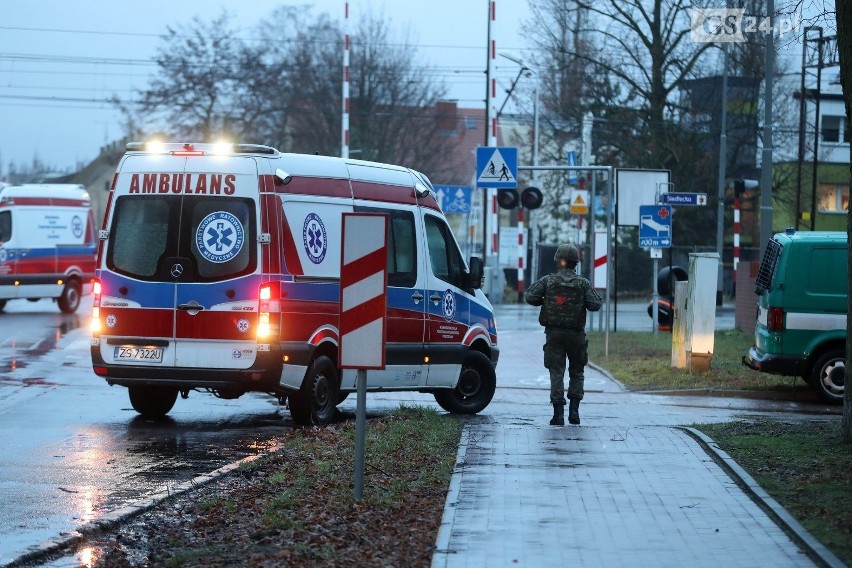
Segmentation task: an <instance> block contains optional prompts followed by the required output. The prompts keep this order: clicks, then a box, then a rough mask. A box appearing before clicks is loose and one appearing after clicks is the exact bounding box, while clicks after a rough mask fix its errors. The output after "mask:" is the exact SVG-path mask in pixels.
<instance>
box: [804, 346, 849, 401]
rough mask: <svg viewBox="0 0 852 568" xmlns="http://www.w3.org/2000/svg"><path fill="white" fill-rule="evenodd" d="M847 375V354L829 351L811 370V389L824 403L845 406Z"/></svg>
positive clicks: (839, 350) (840, 350) (841, 351)
mask: <svg viewBox="0 0 852 568" xmlns="http://www.w3.org/2000/svg"><path fill="white" fill-rule="evenodd" d="M845 374H846V353H845V352H844V351H843V350H842V349H838V350H836V351H829V352H828V353H826V354H825V355H823V356H822V357H820V358H819V359H817V362H816V364H815V365H814V366H813V368H812V369H811V380H810V385H811V388H813V389H814V390H815V391H816V393H817V394H818V395H819V397H820V398H821V399H822V400H823V401H824V402H827V403H829V404H843V390H844V384H843V383H844V381H845V378H844V375H845Z"/></svg>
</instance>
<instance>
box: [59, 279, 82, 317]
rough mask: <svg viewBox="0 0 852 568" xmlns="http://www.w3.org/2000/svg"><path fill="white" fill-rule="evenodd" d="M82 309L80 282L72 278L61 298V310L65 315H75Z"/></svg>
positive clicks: (63, 290)
mask: <svg viewBox="0 0 852 568" xmlns="http://www.w3.org/2000/svg"><path fill="white" fill-rule="evenodd" d="M79 307H80V281H79V280H77V279H76V278H72V279H71V280H69V281H68V282H66V283H65V288H63V289H62V295H61V296H59V309H60V311H62V313H63V314H73V313H74V312H76V311H77V308H79Z"/></svg>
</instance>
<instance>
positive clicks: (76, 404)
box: [0, 300, 292, 565]
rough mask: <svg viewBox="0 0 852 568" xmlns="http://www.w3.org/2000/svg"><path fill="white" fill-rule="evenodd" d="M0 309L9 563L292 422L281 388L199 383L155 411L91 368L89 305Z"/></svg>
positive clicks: (263, 443)
mask: <svg viewBox="0 0 852 568" xmlns="http://www.w3.org/2000/svg"><path fill="white" fill-rule="evenodd" d="M90 306H91V300H89V301H88V302H86V303H84V305H83V306H81V308H80V310H79V312H78V314H79V315H74V316H68V315H62V314H60V313H59V310H58V309H57V308H56V305H55V304H53V303H52V302H50V301H47V300H42V301H40V302H35V303H30V302H26V301H20V300H19V301H12V302H9V304H8V305H7V306H6V310H4V312H3V313H2V314H0V565H2V564H5V563H7V562H9V561H11V560H12V559H14V558H16V557H18V556H20V555H21V554H22V553H24V552H26V548H27V547H28V546H30V545H33V544H37V543H40V542H42V541H44V540H47V539H49V538H52V537H55V536H57V535H59V534H61V533H67V532H69V531H73V530H74V529H75V528H77V527H79V526H80V525H81V524H83V523H86V522H88V521H92V520H94V519H97V518H98V517H99V516H100V515H102V514H103V513H105V512H108V511H111V510H114V509H117V508H119V507H121V506H123V505H126V504H128V503H130V502H133V501H134V500H137V499H140V498H143V497H145V496H148V495H152V494H154V493H157V492H159V491H163V490H166V489H168V488H170V487H172V486H174V485H176V484H178V483H181V482H184V481H188V480H190V479H192V478H194V477H195V476H197V475H199V474H203V473H207V472H210V471H212V470H214V469H217V468H218V467H221V466H222V465H225V464H227V463H231V462H233V461H236V460H238V459H241V458H243V457H245V456H248V455H252V454H256V453H259V452H263V451H264V450H266V449H268V448H269V447H270V446H271V445H272V444H273V443H274V441H275V439H276V437H277V436H279V435H280V434H281V433H282V432H286V431H289V429H290V427H291V425H292V424H291V422H290V415H289V413H288V412H287V410H286V409H284V408H281V407H280V406H279V405H278V402H277V400H276V399H274V398H272V397H269V396H263V395H257V396H244V397H243V398H240V399H237V400H220V399H217V398H215V397H213V396H212V395H207V394H201V393H190V396H189V399H188V400H180V399H179V400H178V402H177V403H176V405H175V408H174V410H173V411H172V412H171V413H170V415H169V419H168V420H166V421H163V422H149V421H145V420H143V419H141V418H140V417H138V415H137V414H136V412H135V411H134V410H133V409H132V408H131V407H130V402H129V400H128V398H127V390H126V389H125V388H123V387H109V386H107V384H106V383H105V382H104V381H103V379H100V378H98V377H97V376H95V374H94V373H93V372H92V369H91V361H90V358H89V349H88V348H89V333H88V327H87V325H88V313H89V311H90Z"/></svg>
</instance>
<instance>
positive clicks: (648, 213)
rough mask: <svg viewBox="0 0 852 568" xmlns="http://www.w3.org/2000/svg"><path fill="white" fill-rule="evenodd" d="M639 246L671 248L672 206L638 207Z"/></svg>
mask: <svg viewBox="0 0 852 568" xmlns="http://www.w3.org/2000/svg"><path fill="white" fill-rule="evenodd" d="M639 246H640V247H642V248H669V247H671V246H672V206H671V205H640V206H639Z"/></svg>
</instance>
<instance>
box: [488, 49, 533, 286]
mask: <svg viewBox="0 0 852 568" xmlns="http://www.w3.org/2000/svg"><path fill="white" fill-rule="evenodd" d="M498 55H499V56H500V57H504V58H506V59H508V60H509V61H511V62H513V63H515V64H517V65H518V66H519V67H520V68H521V70H520V71H519V72H518V76H517V77H516V78H515V80H514V81H513V82H512V85H511V87H510V88H509V93H508V95H507V96H506V101H503V106H501V107H500V112H502V110H503V107H504V106H506V102H507V101H508V100H509V97H510V96H511V95H512V91H514V90H515V85H517V83H518V80H519V79H520V78H521V75H522V74H523V73H524V71H526V72H528V73H531V74H533V75H535V86H534V87H533V89H534V92H533V153H532V165H533V166H537V165H538V99H539V87H540V85H541V77H540V75H539V73H538V71H536V70H535V69H533V68H531V67H529V66H528V65H527V64H526V63H524V60H523V59H521V58H520V57H517V56H515V55H512V54H510V53H505V52H500V53H498ZM500 112H498V113H497V115H498V116H499V115H500ZM532 184H533V186H535V187H538V170H535V169H534V170H533V174H532ZM533 215H534V213H533V211H530V221H529V225H530V233H531V239H530V241H531V242H530V245H531V248H532V261H531V267H530V275H531V276H532V277H535V275H537V274H538V256H537V255H536V254H535V253H536V249H537V248H538V231H537V229H536V227H535V225H534V224H533V222H532V217H533ZM518 233H519V242H523V207H520V208H519V209H518ZM521 254H523V251H521ZM522 281H523V269H522V268H520V267H519V268H518V282H519V283H520V282H522ZM519 292H520V288H519Z"/></svg>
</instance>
